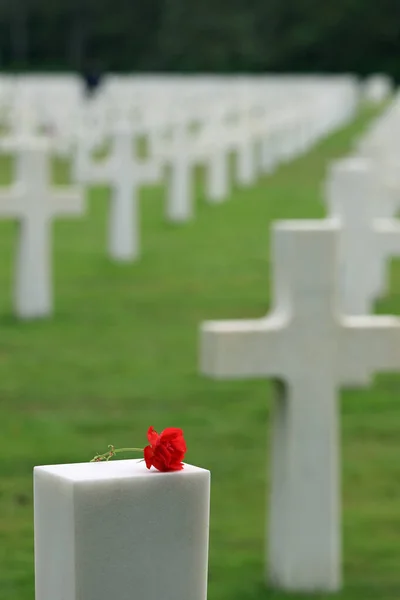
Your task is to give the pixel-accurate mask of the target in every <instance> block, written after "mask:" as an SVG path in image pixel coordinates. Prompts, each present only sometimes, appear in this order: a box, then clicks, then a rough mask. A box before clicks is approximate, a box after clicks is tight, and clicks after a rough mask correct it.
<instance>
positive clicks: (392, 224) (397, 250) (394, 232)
mask: <svg viewBox="0 0 400 600" xmlns="http://www.w3.org/2000/svg"><path fill="white" fill-rule="evenodd" d="M375 231H376V233H377V235H378V236H379V238H380V241H381V244H382V246H383V248H384V249H385V253H386V255H388V256H390V255H393V256H394V255H398V254H400V223H397V222H396V221H395V220H394V219H378V220H377V222H376V225H375Z"/></svg>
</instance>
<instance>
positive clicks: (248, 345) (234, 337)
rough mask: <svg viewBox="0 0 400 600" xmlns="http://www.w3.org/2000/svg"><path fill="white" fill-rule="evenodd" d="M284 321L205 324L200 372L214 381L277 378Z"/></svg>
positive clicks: (273, 319) (257, 320) (281, 356)
mask: <svg viewBox="0 0 400 600" xmlns="http://www.w3.org/2000/svg"><path fill="white" fill-rule="evenodd" d="M284 326H285V322H284V319H282V318H281V317H279V316H276V315H275V316H270V317H267V318H265V319H254V320H248V321H206V322H205V323H203V324H202V326H201V331H200V371H201V373H202V374H204V375H208V376H209V377H212V378H215V379H242V378H250V377H261V376H268V375H269V376H279V375H280V374H281V372H282V369H283V365H284V356H283V353H282V350H283V349H284V345H283V339H282V338H283V330H284Z"/></svg>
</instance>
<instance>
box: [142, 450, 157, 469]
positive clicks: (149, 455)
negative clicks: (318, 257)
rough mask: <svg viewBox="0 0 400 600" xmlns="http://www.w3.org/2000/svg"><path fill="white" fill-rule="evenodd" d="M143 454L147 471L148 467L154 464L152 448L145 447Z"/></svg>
mask: <svg viewBox="0 0 400 600" xmlns="http://www.w3.org/2000/svg"><path fill="white" fill-rule="evenodd" d="M143 453H144V460H145V463H146V467H147V468H148V469H150V467H151V466H152V465H153V464H154V461H153V455H154V453H153V448H152V447H151V446H146V448H145V449H144V451H143Z"/></svg>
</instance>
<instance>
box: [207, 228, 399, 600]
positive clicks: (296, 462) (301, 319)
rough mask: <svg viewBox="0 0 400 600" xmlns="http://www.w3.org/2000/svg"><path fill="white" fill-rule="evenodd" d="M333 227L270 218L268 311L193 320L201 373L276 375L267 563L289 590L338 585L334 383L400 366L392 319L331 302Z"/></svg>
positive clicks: (363, 381)
mask: <svg viewBox="0 0 400 600" xmlns="http://www.w3.org/2000/svg"><path fill="white" fill-rule="evenodd" d="M338 235H339V229H338V226H337V225H335V223H334V222H333V221H328V220H327V221H303V222H301V221H293V222H291V221H287V222H281V223H277V224H276V225H275V226H274V228H273V256H272V259H273V262H272V264H273V289H274V294H275V296H274V308H273V310H272V313H271V314H270V315H269V316H267V317H265V318H262V319H254V320H249V321H245V320H244V321H226V322H223V321H222V322H218V321H217V322H206V323H204V324H203V325H202V328H201V348H200V355H201V372H202V373H203V374H205V375H207V376H210V377H213V378H218V379H243V378H250V377H254V378H256V377H257V378H259V377H273V378H276V380H277V385H276V394H277V398H276V404H275V406H274V411H273V421H272V427H273V431H272V491H271V507H270V510H271V512H270V527H269V569H268V572H269V578H270V581H271V583H272V584H273V585H274V586H276V587H278V588H282V589H286V590H289V591H299V592H312V591H319V590H322V591H335V590H337V589H339V588H340V586H341V516H340V513H341V510H340V476H339V473H340V462H339V423H338V419H339V415H338V403H337V392H338V389H339V388H340V387H341V386H366V385H368V384H369V383H370V380H371V377H372V375H373V374H374V372H375V371H395V370H398V369H399V368H400V319H397V318H394V317H386V316H382V317H381V316H360V317H356V316H353V317H343V316H340V315H339V313H338V312H337V311H336V293H337V276H336V275H337V263H336V253H337V244H338Z"/></svg>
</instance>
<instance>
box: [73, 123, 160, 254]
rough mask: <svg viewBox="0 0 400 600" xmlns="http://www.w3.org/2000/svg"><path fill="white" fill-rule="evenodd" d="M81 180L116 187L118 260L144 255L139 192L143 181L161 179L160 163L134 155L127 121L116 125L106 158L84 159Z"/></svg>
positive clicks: (111, 243)
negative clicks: (141, 245)
mask: <svg viewBox="0 0 400 600" xmlns="http://www.w3.org/2000/svg"><path fill="white" fill-rule="evenodd" d="M79 169H80V172H79V173H78V174H77V177H78V180H80V181H84V182H86V183H98V184H104V185H109V186H110V187H111V190H112V197H111V204H110V217H109V231H108V250H109V254H110V256H111V257H112V258H113V259H115V260H118V261H129V260H134V259H137V258H138V257H139V254H140V227H139V202H138V191H139V187H140V186H141V185H143V184H146V183H147V184H150V183H156V182H157V181H159V179H160V175H161V170H160V165H159V163H157V162H153V161H140V160H139V159H138V158H137V156H136V155H135V154H134V144H133V135H132V131H131V129H130V128H129V127H128V126H127V125H125V124H118V125H117V126H116V127H115V130H114V135H113V138H112V148H111V155H110V157H109V158H108V159H106V160H105V161H99V162H98V163H93V162H91V161H90V158H89V157H87V158H86V161H84V160H81V162H80V167H79Z"/></svg>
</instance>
